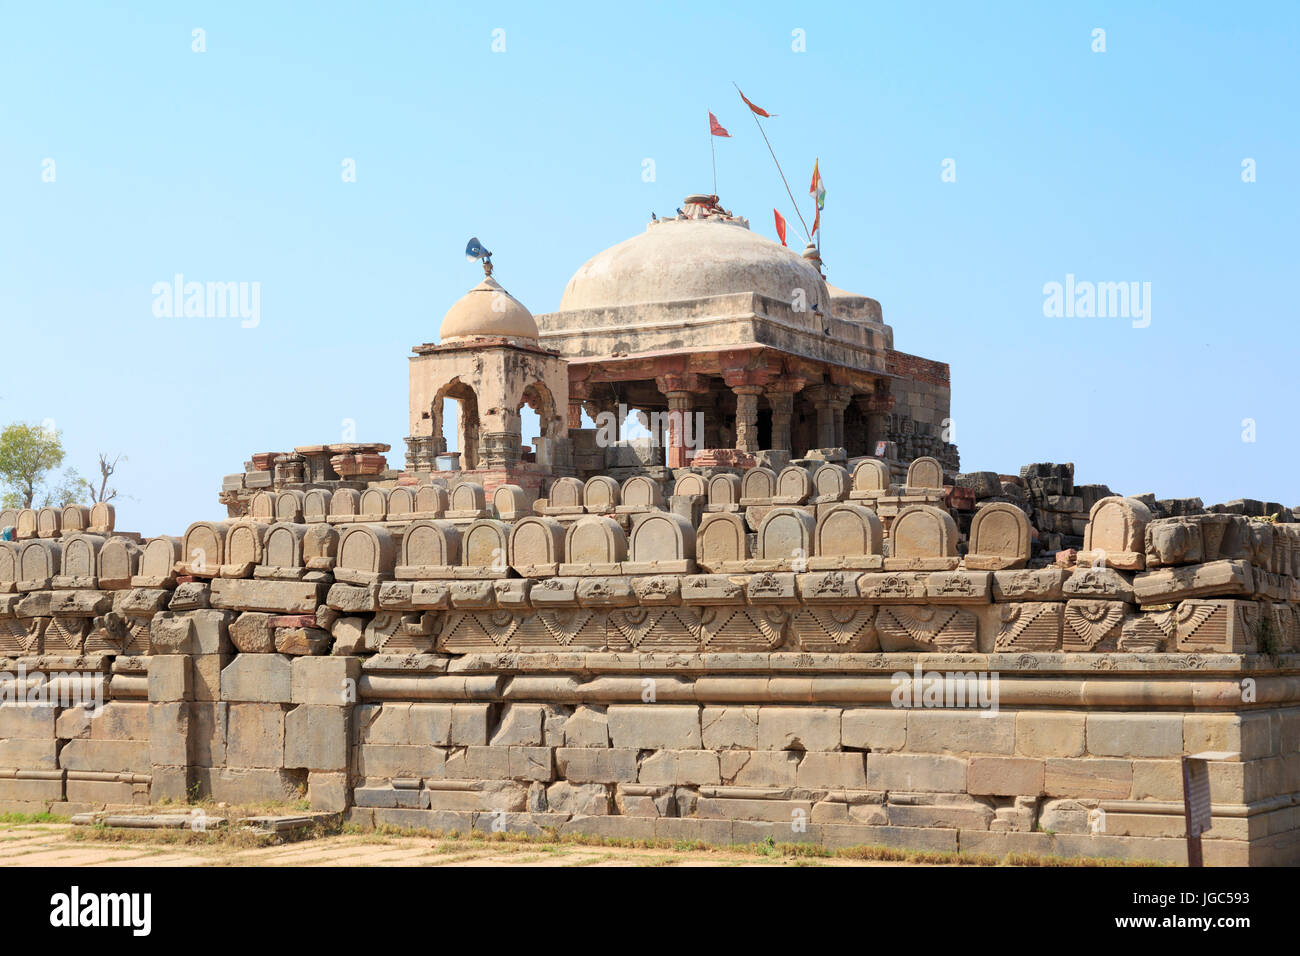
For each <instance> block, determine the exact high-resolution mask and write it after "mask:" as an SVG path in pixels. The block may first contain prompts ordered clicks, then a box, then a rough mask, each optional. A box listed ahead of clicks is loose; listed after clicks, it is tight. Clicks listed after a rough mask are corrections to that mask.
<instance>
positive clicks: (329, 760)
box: [235, 704, 348, 771]
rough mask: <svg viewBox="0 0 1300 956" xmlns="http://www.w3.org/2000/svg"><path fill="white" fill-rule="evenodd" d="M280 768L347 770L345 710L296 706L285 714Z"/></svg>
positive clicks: (344, 708) (346, 723) (312, 705)
mask: <svg viewBox="0 0 1300 956" xmlns="http://www.w3.org/2000/svg"><path fill="white" fill-rule="evenodd" d="M235 706H236V707H242V706H249V705H246V704H236V705H235ZM253 706H257V705H253ZM284 766H285V767H288V768H294V767H302V768H304V769H307V770H334V771H344V770H347V768H348V709H347V708H346V707H337V706H335V707H332V706H328V705H323V704H300V705H298V706H297V707H295V708H294V709H293V710H291V711H289V712H288V713H287V714H285V716H284Z"/></svg>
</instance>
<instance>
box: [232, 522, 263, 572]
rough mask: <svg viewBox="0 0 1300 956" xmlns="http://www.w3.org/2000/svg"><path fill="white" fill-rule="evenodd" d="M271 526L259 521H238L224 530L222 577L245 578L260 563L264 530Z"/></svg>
mask: <svg viewBox="0 0 1300 956" xmlns="http://www.w3.org/2000/svg"><path fill="white" fill-rule="evenodd" d="M270 527H271V526H270V525H269V524H263V523H262V522H260V521H239V522H236V523H235V524H233V525H231V526H230V529H229V530H228V531H227V532H226V541H225V552H224V557H223V559H222V562H221V576H222V577H223V578H246V577H249V576H251V575H252V573H253V568H254V567H256V566H257V565H259V564H261V563H262V554H263V549H264V547H265V541H266V532H267V530H268V529H269V528H270Z"/></svg>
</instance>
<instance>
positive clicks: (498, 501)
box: [492, 485, 530, 521]
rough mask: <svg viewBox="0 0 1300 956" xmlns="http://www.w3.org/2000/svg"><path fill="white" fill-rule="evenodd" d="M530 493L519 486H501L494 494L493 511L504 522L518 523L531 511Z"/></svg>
mask: <svg viewBox="0 0 1300 956" xmlns="http://www.w3.org/2000/svg"><path fill="white" fill-rule="evenodd" d="M529 504H530V502H529V501H528V492H526V491H524V489H523V488H520V487H519V486H518V485H499V486H498V487H497V490H496V491H494V492H492V510H493V511H495V512H496V516H497V517H498V518H500V519H501V520H502V521H517V520H518V519H520V518H522V517H524V515H526V514H528V511H529Z"/></svg>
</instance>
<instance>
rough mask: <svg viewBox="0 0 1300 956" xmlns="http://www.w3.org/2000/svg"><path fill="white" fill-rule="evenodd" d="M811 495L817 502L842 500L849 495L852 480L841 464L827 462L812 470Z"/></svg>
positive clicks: (826, 502)
mask: <svg viewBox="0 0 1300 956" xmlns="http://www.w3.org/2000/svg"><path fill="white" fill-rule="evenodd" d="M812 483H813V496H814V497H815V498H816V500H817V502H818V503H819V504H829V503H830V502H833V501H844V500H845V499H846V498H848V496H849V487H850V485H851V484H852V481H851V479H850V477H849V472H848V469H847V468H845V467H844V466H843V465H836V464H834V463H832V462H829V461H828V462H827V463H826V464H824V465H822V466H821V467H820V468H818V469H817V470H816V471H815V472H813V476H812Z"/></svg>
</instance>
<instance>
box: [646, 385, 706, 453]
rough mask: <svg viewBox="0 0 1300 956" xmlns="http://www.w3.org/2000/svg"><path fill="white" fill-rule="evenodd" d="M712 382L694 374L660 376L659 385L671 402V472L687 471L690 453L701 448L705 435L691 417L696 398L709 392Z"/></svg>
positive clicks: (669, 415) (669, 437) (669, 430)
mask: <svg viewBox="0 0 1300 956" xmlns="http://www.w3.org/2000/svg"><path fill="white" fill-rule="evenodd" d="M708 384H709V383H708V380H707V379H706V378H704V377H703V376H701V375H695V374H692V373H682V374H669V375H659V376H656V378H655V385H656V386H657V387H658V388H659V391H660V392H661V393H662V394H663V395H664V396H665V397H666V398H667V399H668V428H667V433H668V434H667V436H666V438H667V440H666V441H665V445H666V446H667V452H668V455H667V458H668V467H669V468H685V467H686V466H687V465H688V464H690V462H689V460H688V456H687V449H698V448H700V447H701V440H702V439H703V435H701V434H699V431H700V430H699V429H698V428H697V427H696V424H697V423H696V421H695V416H694V415H692V414H691V412H692V410H693V408H694V405H695V394H696V393H698V392H704V391H707V390H708Z"/></svg>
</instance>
